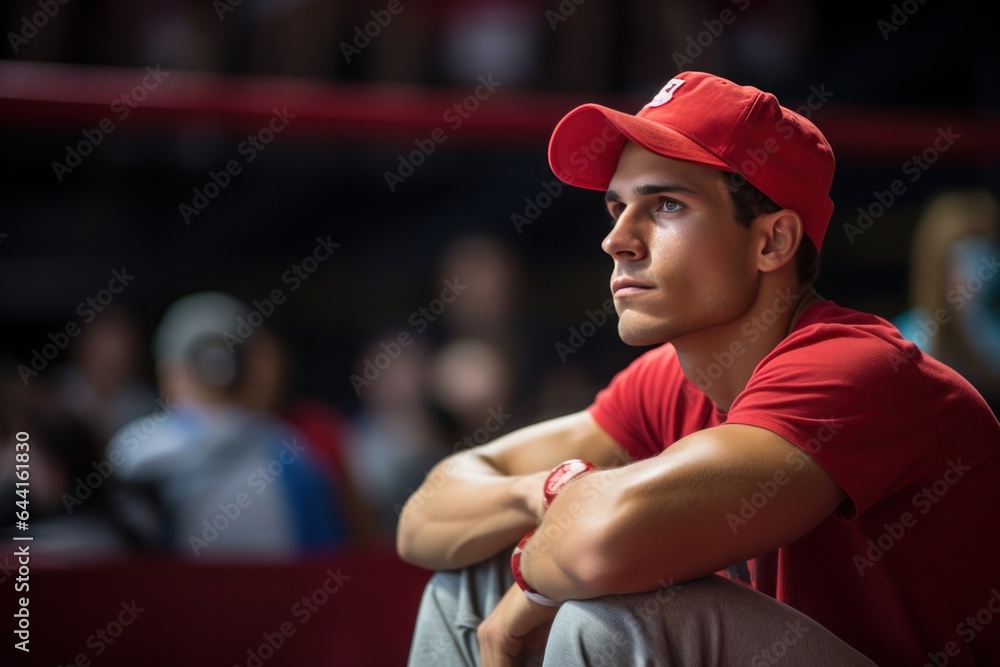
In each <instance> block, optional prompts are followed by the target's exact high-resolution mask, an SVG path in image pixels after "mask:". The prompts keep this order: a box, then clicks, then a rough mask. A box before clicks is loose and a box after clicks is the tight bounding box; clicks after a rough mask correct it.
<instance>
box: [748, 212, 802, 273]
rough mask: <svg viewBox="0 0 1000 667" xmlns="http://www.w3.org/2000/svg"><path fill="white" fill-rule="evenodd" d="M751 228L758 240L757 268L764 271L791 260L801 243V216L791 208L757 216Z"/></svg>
mask: <svg viewBox="0 0 1000 667" xmlns="http://www.w3.org/2000/svg"><path fill="white" fill-rule="evenodd" d="M752 229H753V230H754V232H755V234H756V236H757V238H758V239H759V240H760V244H759V246H758V247H759V248H760V250H759V252H758V254H757V268H758V269H759V270H760V271H763V272H765V273H770V272H772V271H777V270H778V269H780V268H781V267H783V266H786V265H787V264H788V263H789V262H791V261H792V260H793V259H794V258H795V253H796V252H797V251H798V249H799V244H801V243H802V218H800V217H799V214H798V213H796V212H795V211H792V210H791V209H787V208H786V209H782V210H780V211H776V212H775V213H765V214H764V215H759V216H757V218H756V219H755V220H754V221H753V224H752Z"/></svg>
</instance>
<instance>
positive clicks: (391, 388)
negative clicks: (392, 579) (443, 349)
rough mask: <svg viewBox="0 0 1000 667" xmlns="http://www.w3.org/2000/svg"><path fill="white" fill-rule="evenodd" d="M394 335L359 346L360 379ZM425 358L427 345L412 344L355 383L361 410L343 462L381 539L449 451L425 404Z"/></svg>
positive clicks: (442, 431) (391, 533)
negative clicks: (367, 379) (372, 512)
mask: <svg viewBox="0 0 1000 667" xmlns="http://www.w3.org/2000/svg"><path fill="white" fill-rule="evenodd" d="M397 333H398V331H392V332H391V333H390V334H389V335H387V336H385V337H384V338H382V339H375V340H373V341H372V342H371V343H370V344H368V345H367V346H365V347H364V348H363V350H362V358H361V360H359V361H358V370H357V374H358V376H359V377H364V373H365V367H366V365H367V364H366V362H371V363H372V364H375V363H380V360H381V359H382V358H381V357H380V356H379V355H384V352H383V349H382V347H380V343H381V342H382V340H389V339H390V338H393V339H394V338H395V336H396V334H397ZM427 357H428V352H427V349H426V347H425V346H424V345H423V344H422V343H421V342H420V341H419V340H416V341H414V342H413V343H411V344H410V345H409V346H408V347H406V348H404V349H403V351H402V353H401V354H399V356H397V357H396V358H395V359H392V360H391V361H390V362H389V363H388V364H387V365H386V364H381V363H380V367H381V366H384V368H381V370H380V372H379V374H378V375H377V376H375V378H374V379H373V380H371V381H370V384H367V385H364V386H361V385H359V395H360V398H361V402H362V404H363V405H364V409H363V411H362V412H361V414H359V415H358V416H357V417H356V418H355V419H354V420H353V428H352V430H351V437H350V439H349V440H348V448H347V454H348V459H347V460H348V465H349V466H350V470H351V475H352V477H353V478H354V479H355V480H356V481H357V484H358V488H359V489H360V490H361V492H362V493H363V495H364V496H365V499H366V500H367V501H368V503H369V504H370V505H371V506H372V507H373V508H375V510H376V511H377V513H378V521H379V525H380V530H381V532H382V533H383V535H384V536H386V537H392V536H394V535H395V531H396V521H397V519H398V516H399V512H398V510H399V508H400V507H402V505H403V503H404V502H406V499H407V498H408V497H409V496H410V494H411V493H413V491H414V489H416V488H417V487H418V486H420V483H421V482H423V480H424V476H425V475H426V474H427V472H428V471H429V470H430V469H431V467H432V466H433V465H434V464H435V463H437V462H438V461H439V460H440V459H441V458H443V457H444V456H445V455H446V454H448V453H450V452H449V451H448V449H447V448H446V447H445V445H444V443H445V442H446V439H445V438H446V436H445V431H446V430H447V429H446V427H443V426H442V423H441V421H440V420H439V418H438V415H436V414H435V413H434V412H433V410H432V409H431V408H430V407H429V402H428V400H427V393H426V392H427V389H426V377H427V373H428V361H427ZM385 359H386V360H388V357H387V356H386V357H385ZM371 375H373V373H369V376H371Z"/></svg>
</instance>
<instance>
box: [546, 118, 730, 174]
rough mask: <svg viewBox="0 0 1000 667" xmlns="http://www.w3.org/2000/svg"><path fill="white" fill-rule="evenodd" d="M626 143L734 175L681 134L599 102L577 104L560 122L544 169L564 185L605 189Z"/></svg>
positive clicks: (728, 168) (721, 163)
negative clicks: (551, 172)
mask: <svg viewBox="0 0 1000 667" xmlns="http://www.w3.org/2000/svg"><path fill="white" fill-rule="evenodd" d="M626 141H632V142H633V143H636V144H639V145H640V146H642V147H643V148H645V149H646V150H648V151H650V152H653V153H656V154H657V155H662V156H664V157H669V158H674V159H677V160H685V161H687V162H696V163H698V164H704V165H707V166H710V167H715V168H717V169H722V170H724V171H733V168H732V167H731V166H729V165H728V164H726V163H725V162H723V161H722V160H721V159H719V158H718V157H716V156H715V155H713V154H712V153H710V152H709V151H708V150H706V149H705V148H704V147H702V146H701V145H699V144H698V143H697V142H695V141H693V140H692V139H690V138H688V137H686V136H685V135H683V134H681V133H680V132H678V131H676V130H674V129H672V128H670V127H667V126H665V125H662V124H661V123H657V122H653V121H650V120H646V119H645V118H640V117H638V116H633V115H632V114H627V113H622V112H621V111H615V110H614V109H609V108H608V107H604V106H601V105H599V104H584V105H583V106H579V107H577V108H575V109H573V110H572V111H570V112H569V113H568V114H566V116H565V117H563V119H562V120H560V121H559V123H558V124H557V125H556V129H555V130H553V132H552V138H551V139H550V140H549V166H550V167H551V168H552V171H553V173H555V175H556V177H557V178H559V180H561V181H563V182H564V183H568V184H569V185H574V186H576V187H580V188H586V189H589V190H602V191H603V190H607V189H608V184H609V183H610V182H611V177H612V176H614V173H615V170H616V169H617V168H618V158H619V157H620V156H621V152H622V148H623V147H624V146H625V142H626Z"/></svg>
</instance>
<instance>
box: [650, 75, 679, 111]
mask: <svg viewBox="0 0 1000 667" xmlns="http://www.w3.org/2000/svg"><path fill="white" fill-rule="evenodd" d="M683 84H684V79H671V80H670V81H667V85H665V86H664V87H663V88H661V89H660V92H658V93H657V94H656V97H654V98H653V99H652V100H650V102H649V104H647V105H646V106H647V107H658V106H660V105H663V104H666V103H667V102H669V101H670V100H672V99H673V98H674V93H675V92H677V89H678V88H680V87H681V86H682V85H683Z"/></svg>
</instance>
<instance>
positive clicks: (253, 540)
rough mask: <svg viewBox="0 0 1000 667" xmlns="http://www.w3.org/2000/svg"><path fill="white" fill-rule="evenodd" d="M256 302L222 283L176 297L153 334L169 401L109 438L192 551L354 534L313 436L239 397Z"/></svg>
mask: <svg viewBox="0 0 1000 667" xmlns="http://www.w3.org/2000/svg"><path fill="white" fill-rule="evenodd" d="M249 312H250V309H249V307H247V306H246V305H245V304H243V303H241V302H239V301H237V300H236V299H234V298H233V297H231V296H229V295H227V294H223V293H220V292H199V293H197V294H191V295H188V296H186V297H184V298H182V299H180V300H179V301H177V302H176V303H174V304H173V305H172V306H171V307H170V308H169V309H168V310H167V312H166V313H165V314H164V316H163V320H162V322H161V323H160V326H159V328H158V329H157V332H156V337H155V340H154V345H153V348H154V354H155V356H156V362H157V376H158V379H159V384H160V388H161V389H162V391H163V395H164V396H166V397H169V398H168V401H167V402H166V403H162V406H163V409H162V410H160V411H158V412H156V413H154V414H152V415H150V416H148V417H145V418H143V419H137V420H135V421H133V422H132V423H130V424H128V425H127V426H125V427H124V428H122V429H121V430H120V431H119V432H118V434H116V435H115V436H114V437H113V438H112V440H111V442H110V443H109V445H108V452H109V455H108V458H109V460H110V461H111V462H112V463H114V465H115V468H114V472H115V474H116V475H117V476H118V477H120V478H122V479H125V480H129V481H133V482H142V483H148V484H150V485H152V486H153V487H155V489H156V492H157V495H158V496H159V499H160V500H161V501H162V504H163V507H164V510H165V514H166V517H165V521H164V523H165V525H164V529H163V531H162V532H163V533H164V535H163V538H162V541H163V543H164V546H165V547H167V548H169V549H170V550H171V551H174V552H175V553H177V554H178V555H182V556H185V557H188V558H210V559H218V558H234V557H237V558H246V557H251V558H291V557H296V556H299V555H301V554H305V553H309V552H313V551H316V550H321V549H325V548H328V547H330V546H333V545H337V544H342V543H343V542H344V539H345V538H346V525H345V524H344V522H343V520H342V519H341V518H340V511H339V506H338V503H337V497H336V495H335V491H336V490H335V489H333V488H332V487H331V485H330V484H329V482H328V481H327V478H326V476H325V475H324V474H323V473H322V472H321V471H320V470H319V468H318V466H317V465H316V463H315V462H314V461H313V455H312V452H311V446H310V445H309V443H307V442H306V441H305V439H304V438H302V437H301V435H300V434H298V433H297V432H295V431H293V430H292V429H290V428H289V427H287V426H286V425H284V424H282V423H281V422H278V421H276V420H274V419H272V418H271V417H269V416H267V415H265V414H262V413H258V412H255V411H253V410H249V409H247V408H246V406H245V405H244V404H243V399H244V396H245V384H244V383H245V382H246V372H247V366H248V362H249V361H251V359H250V357H252V355H254V354H258V353H259V347H258V344H259V343H260V342H261V341H260V340H259V339H257V338H250V339H248V340H245V341H244V340H241V339H240V338H239V337H238V335H234V334H233V332H234V331H237V325H238V323H239V322H242V321H245V320H246V319H247V315H248V313H249Z"/></svg>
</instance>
